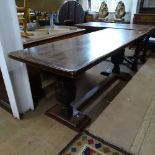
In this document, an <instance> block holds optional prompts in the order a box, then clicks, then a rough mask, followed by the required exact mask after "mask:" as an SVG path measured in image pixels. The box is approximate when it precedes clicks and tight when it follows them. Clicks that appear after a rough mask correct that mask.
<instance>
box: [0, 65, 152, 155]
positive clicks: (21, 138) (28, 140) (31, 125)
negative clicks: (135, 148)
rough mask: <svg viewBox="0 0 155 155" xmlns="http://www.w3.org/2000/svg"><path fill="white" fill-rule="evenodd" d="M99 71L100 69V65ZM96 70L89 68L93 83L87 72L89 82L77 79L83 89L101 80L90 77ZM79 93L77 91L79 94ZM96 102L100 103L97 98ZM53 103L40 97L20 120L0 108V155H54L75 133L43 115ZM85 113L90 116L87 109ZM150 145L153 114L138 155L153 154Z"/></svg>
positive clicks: (50, 99)
mask: <svg viewBox="0 0 155 155" xmlns="http://www.w3.org/2000/svg"><path fill="white" fill-rule="evenodd" d="M99 68H100V69H101V70H102V69H103V68H102V64H100V66H99ZM98 71H99V70H97V69H93V76H94V79H93V80H94V83H92V79H90V74H91V73H88V75H87V74H86V75H85V76H86V77H89V80H88V79H85V78H82V77H81V79H80V80H82V81H83V83H86V81H87V86H85V87H86V88H87V89H89V87H90V86H92V85H94V84H95V83H96V82H97V81H98V80H101V79H103V77H102V76H99V78H98V77H97V76H96V75H95V74H94V72H98ZM88 83H89V85H88ZM81 86H83V85H81ZM78 89H80V88H78ZM82 92H83V91H80V94H82ZM98 102H101V99H99V100H98ZM55 103H56V101H55V99H53V96H49V97H46V98H44V99H43V100H42V101H40V103H39V105H38V107H37V109H36V110H35V111H34V112H28V113H27V114H25V115H24V117H23V119H22V120H16V119H14V118H13V117H12V116H11V115H10V114H9V113H8V112H6V111H5V110H3V109H1V108H0V155H57V154H58V152H60V151H61V150H62V149H63V148H64V146H66V145H67V143H68V142H69V141H70V140H71V139H72V138H73V137H74V136H75V135H76V134H77V133H76V132H75V131H73V130H71V129H69V128H67V127H65V126H63V125H62V124H60V123H58V122H56V121H55V120H53V119H51V118H48V117H47V116H46V115H44V112H45V111H46V110H47V109H49V108H50V107H51V106H52V105H54V104H55ZM86 112H87V113H89V112H90V113H91V111H89V110H87V111H86ZM91 114H93V113H91ZM142 134H144V133H142ZM137 143H138V141H137ZM154 146H155V114H154V115H153V117H152V119H151V123H150V125H149V129H148V130H147V133H145V139H144V140H143V143H142V144H141V145H140V151H139V152H138V154H139V155H154V154H155V147H154Z"/></svg>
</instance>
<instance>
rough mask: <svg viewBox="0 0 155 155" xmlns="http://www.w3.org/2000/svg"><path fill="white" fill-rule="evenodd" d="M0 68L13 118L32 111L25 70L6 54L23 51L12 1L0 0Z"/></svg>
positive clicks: (21, 64) (23, 66) (22, 65)
mask: <svg viewBox="0 0 155 155" xmlns="http://www.w3.org/2000/svg"><path fill="white" fill-rule="evenodd" d="M0 22H1V24H0V67H1V70H2V74H3V78H4V82H5V85H6V89H7V92H8V96H9V101H10V103H11V108H12V111H13V115H14V117H17V118H19V113H24V112H26V111H28V110H30V109H31V110H33V109H34V106H33V101H32V95H31V91H30V84H29V80H28V75H27V70H26V67H25V65H24V64H23V63H19V62H16V61H14V60H11V59H10V58H8V53H9V52H11V51H15V50H21V49H23V46H22V41H21V36H20V30H19V24H18V18H17V12H16V6H15V1H14V0H0Z"/></svg>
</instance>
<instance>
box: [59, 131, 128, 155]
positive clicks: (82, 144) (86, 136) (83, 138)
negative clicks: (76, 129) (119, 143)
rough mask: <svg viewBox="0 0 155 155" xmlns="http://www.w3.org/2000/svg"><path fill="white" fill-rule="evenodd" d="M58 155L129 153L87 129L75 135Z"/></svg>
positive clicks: (116, 154) (120, 154)
mask: <svg viewBox="0 0 155 155" xmlns="http://www.w3.org/2000/svg"><path fill="white" fill-rule="evenodd" d="M59 155H131V154H130V153H128V152H126V151H124V150H122V149H120V148H118V147H116V146H114V145H111V144H109V143H107V142H105V141H103V140H101V139H99V138H97V137H95V136H94V135H92V134H90V133H88V132H87V131H85V132H83V133H81V134H79V135H78V136H76V137H75V138H74V139H73V140H72V141H71V142H70V143H69V144H68V145H67V146H66V147H65V148H64V149H63V150H62V151H61V152H60V153H59Z"/></svg>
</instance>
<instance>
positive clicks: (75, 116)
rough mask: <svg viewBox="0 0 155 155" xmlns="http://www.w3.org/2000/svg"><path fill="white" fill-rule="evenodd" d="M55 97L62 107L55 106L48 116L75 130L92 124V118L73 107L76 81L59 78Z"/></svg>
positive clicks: (48, 112)
mask: <svg viewBox="0 0 155 155" xmlns="http://www.w3.org/2000/svg"><path fill="white" fill-rule="evenodd" d="M55 95H56V99H57V100H58V101H59V102H60V105H55V106H54V107H52V108H51V109H50V110H48V111H47V112H46V114H47V115H48V116H49V117H52V118H54V119H56V120H58V121H60V122H61V123H63V124H65V125H66V126H68V127H70V128H72V129H74V130H77V131H81V130H83V129H84V128H85V127H86V126H87V125H88V124H89V123H90V118H89V117H88V116H86V115H84V114H82V113H81V112H80V111H78V110H77V109H74V108H73V106H72V105H71V103H72V102H73V101H74V99H75V97H76V80H75V79H72V78H66V77H57V80H56V85H55Z"/></svg>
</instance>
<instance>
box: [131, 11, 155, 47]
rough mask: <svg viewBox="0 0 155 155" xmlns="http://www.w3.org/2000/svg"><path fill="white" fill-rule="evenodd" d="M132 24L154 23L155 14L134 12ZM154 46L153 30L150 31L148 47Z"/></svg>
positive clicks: (154, 36) (154, 33)
mask: <svg viewBox="0 0 155 155" xmlns="http://www.w3.org/2000/svg"><path fill="white" fill-rule="evenodd" d="M133 23H134V24H143V25H155V14H145V13H138V14H134V18H133ZM154 47H155V31H153V32H152V34H151V37H150V39H149V48H151V49H152V48H154Z"/></svg>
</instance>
